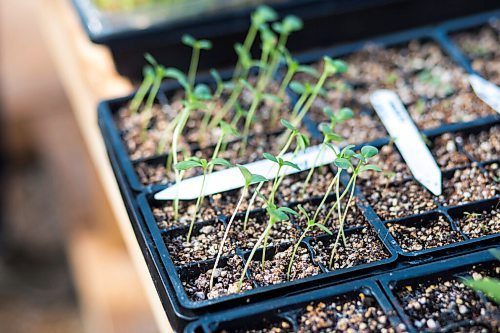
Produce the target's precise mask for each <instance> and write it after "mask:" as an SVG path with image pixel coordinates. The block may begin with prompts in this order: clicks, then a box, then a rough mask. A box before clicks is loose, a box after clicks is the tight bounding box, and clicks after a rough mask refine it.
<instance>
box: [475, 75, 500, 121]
mask: <svg viewBox="0 0 500 333" xmlns="http://www.w3.org/2000/svg"><path fill="white" fill-rule="evenodd" d="M469 82H470V85H471V86H472V89H473V90H474V92H475V93H476V95H477V97H479V98H480V99H482V100H483V102H485V103H486V104H488V105H489V106H491V107H492V108H493V109H494V110H495V111H496V112H498V113H500V88H498V86H497V85H495V84H494V83H491V82H490V81H488V80H485V79H483V78H482V77H480V76H479V75H477V74H471V75H469Z"/></svg>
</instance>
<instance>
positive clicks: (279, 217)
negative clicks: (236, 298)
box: [237, 202, 298, 292]
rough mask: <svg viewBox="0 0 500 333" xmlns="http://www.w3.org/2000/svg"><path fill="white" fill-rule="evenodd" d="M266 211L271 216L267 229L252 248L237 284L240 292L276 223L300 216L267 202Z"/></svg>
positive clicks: (289, 209) (288, 209) (291, 210)
mask: <svg viewBox="0 0 500 333" xmlns="http://www.w3.org/2000/svg"><path fill="white" fill-rule="evenodd" d="M266 211H267V214H268V215H269V219H268V222H267V226H266V229H265V230H264V232H263V233H262V234H261V235H260V236H259V238H258V239H257V242H256V243H255V245H254V247H253V248H252V251H251V252H250V255H249V256H248V259H247V262H246V264H245V267H243V272H242V273H241V277H240V280H239V281H238V284H237V291H238V292H239V291H240V290H241V286H242V284H243V279H244V278H245V275H246V272H247V270H248V267H250V263H251V262H252V259H253V257H254V256H255V252H256V251H257V249H258V248H259V247H260V244H262V242H263V241H264V240H267V237H268V236H269V233H270V232H271V230H272V229H273V227H274V226H275V225H276V223H278V222H280V221H288V220H289V215H298V214H297V212H296V211H294V210H293V209H291V208H288V207H277V206H276V205H275V204H274V203H272V202H267V207H266ZM262 250H263V254H262V257H263V258H265V257H264V250H265V247H263V248H262Z"/></svg>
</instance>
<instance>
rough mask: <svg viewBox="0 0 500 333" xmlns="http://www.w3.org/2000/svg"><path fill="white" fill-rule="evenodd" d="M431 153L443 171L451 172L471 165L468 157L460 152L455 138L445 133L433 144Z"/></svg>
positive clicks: (433, 141)
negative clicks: (450, 170)
mask: <svg viewBox="0 0 500 333" xmlns="http://www.w3.org/2000/svg"><path fill="white" fill-rule="evenodd" d="M431 152H432V155H433V156H434V158H435V159H436V162H437V163H438V165H439V166H440V167H441V170H449V169H454V168H458V167H462V166H466V165H467V164H469V159H468V158H467V155H465V154H464V153H462V152H461V151H459V147H458V145H457V143H456V141H455V136H454V135H453V134H451V133H445V134H443V135H440V136H438V137H437V138H435V139H434V140H432V142H431Z"/></svg>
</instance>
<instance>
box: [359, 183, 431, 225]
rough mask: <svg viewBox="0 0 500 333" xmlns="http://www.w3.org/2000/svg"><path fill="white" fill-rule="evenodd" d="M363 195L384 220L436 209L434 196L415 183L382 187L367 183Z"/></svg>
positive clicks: (364, 185)
mask: <svg viewBox="0 0 500 333" xmlns="http://www.w3.org/2000/svg"><path fill="white" fill-rule="evenodd" d="M361 185H362V186H363V190H362V191H363V195H364V196H365V198H366V200H367V201H368V203H369V204H370V205H371V206H372V207H373V209H374V210H375V212H376V213H377V215H378V216H379V217H380V218H381V219H382V220H391V219H395V218H400V217H406V216H410V215H415V214H420V213H424V212H426V211H430V210H433V209H434V208H436V204H435V203H434V200H433V199H432V196H431V194H430V193H429V192H427V191H426V190H425V189H424V188H423V187H422V186H420V185H419V184H417V183H416V182H415V181H413V180H412V181H408V182H405V183H397V184H391V185H389V186H387V187H380V186H378V185H377V184H372V183H371V182H370V181H366V182H365V183H364V184H363V183H362V184H361Z"/></svg>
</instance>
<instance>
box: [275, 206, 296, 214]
mask: <svg viewBox="0 0 500 333" xmlns="http://www.w3.org/2000/svg"><path fill="white" fill-rule="evenodd" d="M278 210H279V211H282V212H285V213H287V214H291V215H294V216H299V213H297V212H296V211H294V210H293V209H291V208H289V207H280V208H278Z"/></svg>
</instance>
